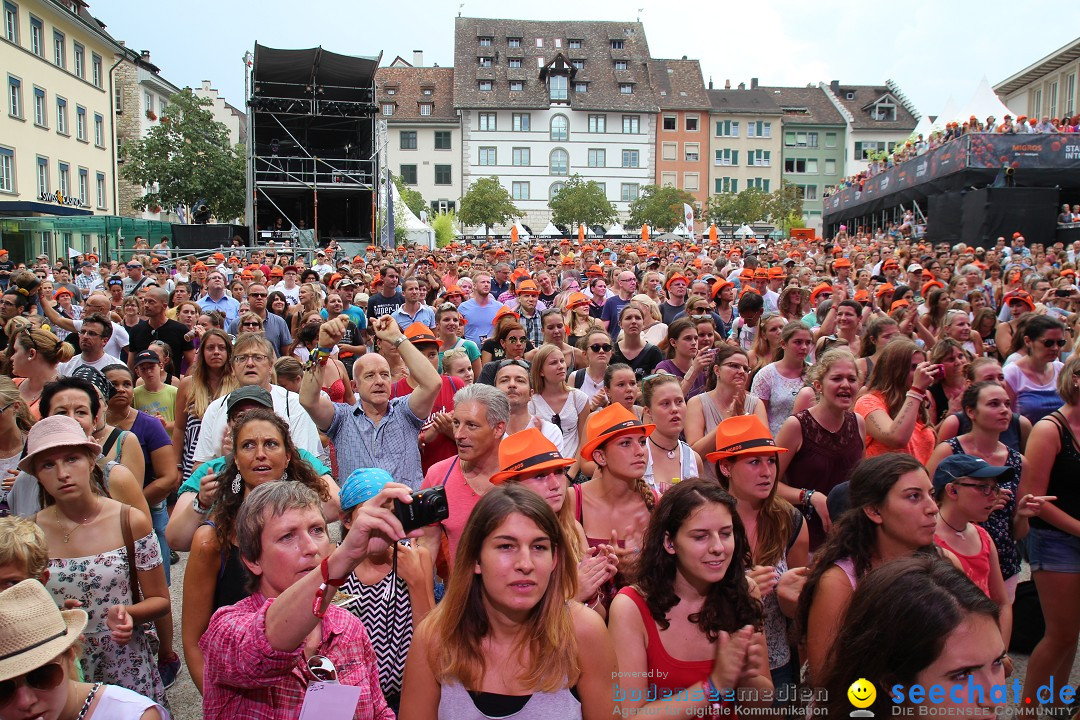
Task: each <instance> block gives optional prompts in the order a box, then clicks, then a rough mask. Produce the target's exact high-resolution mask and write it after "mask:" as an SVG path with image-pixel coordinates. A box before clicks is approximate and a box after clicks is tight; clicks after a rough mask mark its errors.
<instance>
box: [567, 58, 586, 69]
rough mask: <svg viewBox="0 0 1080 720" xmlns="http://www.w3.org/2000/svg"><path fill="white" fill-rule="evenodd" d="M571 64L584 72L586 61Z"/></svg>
mask: <svg viewBox="0 0 1080 720" xmlns="http://www.w3.org/2000/svg"><path fill="white" fill-rule="evenodd" d="M570 64H571V65H573V66H574V67H575V68H577V69H578V70H584V69H585V61H584V60H571V61H570Z"/></svg>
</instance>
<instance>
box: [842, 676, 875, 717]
mask: <svg viewBox="0 0 1080 720" xmlns="http://www.w3.org/2000/svg"><path fill="white" fill-rule="evenodd" d="M847 697H848V702H850V703H851V704H852V705H854V706H855V708H856V709H855V710H852V711H851V713H850V716H851V717H853V718H872V717H874V711H873V710H867V709H866V708H868V707H870V706H871V705H873V704H874V700H877V688H875V687H874V683H872V682H870V681H869V680H867V679H866V678H859V679H858V680H856V681H855V682H853V683H851V687H849V688H848V690H847Z"/></svg>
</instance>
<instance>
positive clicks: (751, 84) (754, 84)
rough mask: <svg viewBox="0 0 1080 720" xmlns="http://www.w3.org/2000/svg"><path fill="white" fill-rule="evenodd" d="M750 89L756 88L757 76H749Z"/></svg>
mask: <svg viewBox="0 0 1080 720" xmlns="http://www.w3.org/2000/svg"><path fill="white" fill-rule="evenodd" d="M750 89H751V90H757V78H750Z"/></svg>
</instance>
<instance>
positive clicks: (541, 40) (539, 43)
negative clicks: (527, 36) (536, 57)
mask: <svg viewBox="0 0 1080 720" xmlns="http://www.w3.org/2000/svg"><path fill="white" fill-rule="evenodd" d="M536 47H538V48H542V47H544V38H536ZM541 59H543V58H541Z"/></svg>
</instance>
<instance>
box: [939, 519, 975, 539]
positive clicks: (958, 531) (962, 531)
mask: <svg viewBox="0 0 1080 720" xmlns="http://www.w3.org/2000/svg"><path fill="white" fill-rule="evenodd" d="M938 517H940V518H941V522H943V523H945V524H946V525H948V526H949V527H950V528H952V531H953V532H954V533H956V534H957V535H958V536H959V537H964V531H965V530H967V528H968V524H967V523H964V527H962V528H960V529H959V530H957V529H956V528H955V527H953V524H952V523H951V522H949V521H948V520H946V519H945V516H944V515H939V516H938Z"/></svg>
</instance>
